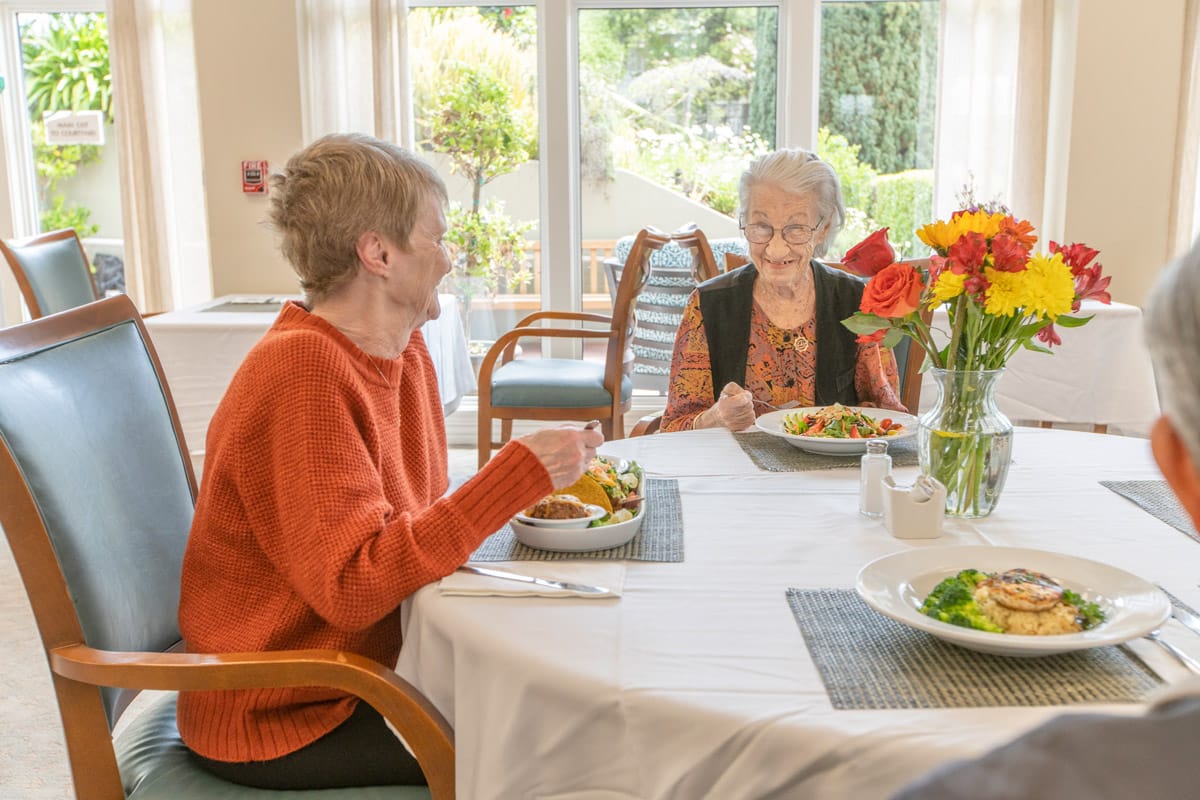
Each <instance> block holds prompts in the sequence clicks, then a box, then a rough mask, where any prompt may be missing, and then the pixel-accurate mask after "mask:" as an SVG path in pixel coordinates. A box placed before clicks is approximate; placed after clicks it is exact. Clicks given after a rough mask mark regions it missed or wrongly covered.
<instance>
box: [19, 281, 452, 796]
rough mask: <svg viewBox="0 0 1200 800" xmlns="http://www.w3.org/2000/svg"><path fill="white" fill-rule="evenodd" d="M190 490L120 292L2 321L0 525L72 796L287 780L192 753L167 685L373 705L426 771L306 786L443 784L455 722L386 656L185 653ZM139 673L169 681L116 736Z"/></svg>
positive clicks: (156, 372) (137, 323)
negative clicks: (246, 776)
mask: <svg viewBox="0 0 1200 800" xmlns="http://www.w3.org/2000/svg"><path fill="white" fill-rule="evenodd" d="M195 498H196V480H195V477H194V475H193V473H192V467H191V461H190V459H189V458H188V452H187V448H186V447H185V446H184V441H183V436H182V433H181V430H180V426H179V418H178V415H177V414H176V411H175V406H174V403H173V401H172V399H171V392H170V389H169V388H168V386H167V384H166V382H165V380H164V379H163V376H162V369H161V367H160V365H159V363H158V357H157V356H156V355H155V352H154V347H153V345H152V344H151V342H150V339H149V338H148V336H147V334H146V329H145V327H144V325H143V324H142V320H141V317H140V315H139V314H138V312H137V310H136V309H135V308H134V306H133V304H132V302H131V301H130V300H129V298H127V297H125V296H124V295H121V296H117V297H113V298H110V299H107V300H101V301H99V302H96V303H91V304H88V305H84V306H81V307H79V308H75V309H72V310H69V311H65V312H62V313H59V314H52V315H50V316H46V317H43V318H41V319H38V320H35V321H33V322H29V323H26V324H24V325H17V326H14V327H11V328H8V329H6V330H4V331H0V526H2V527H3V528H4V533H5V535H6V536H7V538H8V542H9V545H10V546H11V548H12V553H13V556H14V557H15V560H16V564H17V567H18V570H19V571H20V574H21V579H22V582H23V583H24V585H25V591H26V594H27V595H28V596H29V601H30V605H31V606H32V609H33V614H34V617H35V620H36V622H37V627H38V631H39V633H40V635H41V640H42V645H43V648H44V651H45V654H46V658H47V660H48V662H49V666H50V673H51V680H52V681H53V684H54V690H55V694H56V697H57V701H58V708H59V714H60V716H61V719H62V723H63V732H64V734H65V739H66V746H67V757H68V759H69V761H70V767H71V773H72V776H73V779H74V784H75V796H76V797H77V798H78V800H117V799H118V798H128V799H131V800H189V799H190V798H214V797H220V798H228V799H229V800H250V799H251V798H253V799H255V800H271V798H276V797H282V796H285V795H280V794H279V793H276V792H272V791H267V790H262V789H252V788H248V787H242V786H236V785H234V784H230V783H227V782H225V781H223V780H220V779H219V778H217V777H216V776H214V775H211V774H210V773H208V772H205V771H204V770H202V769H201V768H199V767H198V766H197V765H196V764H195V762H194V760H193V759H192V758H191V757H190V755H189V752H188V751H187V749H186V748H185V747H184V745H183V743H182V742H181V741H180V738H179V732H178V730H177V729H176V727H175V697H176V695H175V692H176V691H179V690H186V691H208V690H231V689H250V688H273V687H299V686H327V687H333V688H336V689H340V690H342V691H345V692H348V693H351V694H354V695H356V696H358V697H360V698H362V699H363V700H364V701H365V702H367V703H369V704H370V705H371V706H373V707H374V708H376V709H377V710H378V711H379V712H380V713H381V714H382V715H383V716H384V717H385V718H386V719H387V720H388V721H389V722H390V723H391V724H392V725H393V726H394V727H395V729H396V730H397V731H399V732H400V734H401V735H402V736H404V738H405V740H406V741H407V743H408V744H409V746H410V747H411V749H412V751H413V752H414V754H415V755H416V757H417V760H418V762H419V763H420V765H421V768H422V770H423V771H424V773H425V776H426V778H427V779H428V782H429V788H428V789H426V788H425V787H376V788H366V789H361V788H360V789H344V790H321V791H318V792H313V793H312V795H313V796H314V797H320V798H322V800H335V799H336V798H347V799H348V798H355V799H356V800H366V798H373V799H374V800H384V798H388V799H389V800H400V799H401V798H422V797H424V798H428V797H432V798H434V799H435V800H451V798H453V797H454V739H453V732H452V731H451V729H450V726H449V725H448V724H447V722H446V720H445V719H444V718H443V717H442V715H441V714H440V713H438V711H437V709H435V708H434V707H433V706H432V705H431V704H430V703H429V702H428V700H426V699H425V698H424V697H423V696H422V695H421V694H420V693H419V692H418V691H417V690H416V689H414V688H413V687H412V686H411V685H409V684H408V683H406V682H405V681H404V680H402V679H401V678H400V677H399V676H398V675H396V673H395V672H394V671H392V670H391V669H389V668H388V667H386V666H384V665H382V664H379V663H377V662H374V661H372V660H370V659H367V658H364V657H362V656H359V655H356V654H353V653H344V652H336V651H326V650H300V651H277V652H255V653H223V654H199V653H185V652H181V649H182V648H181V642H180V634H179V629H178V622H177V614H178V605H179V591H180V565H181V563H182V559H183V552H184V546H185V544H186V541H187V536H188V530H189V528H190V525H191V521H192V515H193V508H194V503H195ZM230 624H237V621H236V620H230ZM109 687H124V688H125V689H132V690H135V691H134V692H133V693H130V692H126V691H123V690H122V689H119V688H109ZM143 689H154V690H168V693H167V694H165V695H164V696H162V697H160V698H158V699H156V700H155V701H154V702H153V703H151V704H147V705H146V707H145V708H144V710H141V711H140V712H139V713H138V714H137V715H136V716H135V717H133V721H132V722H131V723H130V724H129V726H128V727H127V728H126V729H125V730H124V731H122V733H121V734H120V735H119V736H118V737H117V738H116V739H114V738H113V737H112V733H111V732H112V729H113V726H114V725H115V723H116V722H117V719H118V718H119V717H120V716H121V714H122V712H124V711H125V710H126V708H127V705H128V701H129V700H130V699H131V697H132V695H133V694H136V690H143ZM308 794H309V793H306V792H293V793H287V794H286V796H287V797H297V798H299V797H304V796H308Z"/></svg>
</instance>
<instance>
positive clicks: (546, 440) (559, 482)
mask: <svg viewBox="0 0 1200 800" xmlns="http://www.w3.org/2000/svg"><path fill="white" fill-rule="evenodd" d="M517 441H519V442H521V444H523V445H525V446H526V447H528V448H529V449H530V450H532V451H533V454H534V455H535V456H537V459H538V461H540V462H542V466H543V467H545V468H546V471H547V472H549V473H550V480H551V481H553V482H554V488H555V489H561V488H563V487H564V486H570V485H571V484H572V483H574V482H575V481H577V480H579V476H580V475H582V474H583V471H584V470H585V469H587V465H588V464H590V463H591V461H592V459H593V458H595V457H596V449H597V448H599V447H600V445H602V444H604V434H602V433H601V432H600V431H599V430H598V429H589V428H577V427H575V426H564V427H561V428H547V429H546V430H544V431H538V432H537V433H531V434H529V435H528V436H522V437H521V438H520V439H518V440H517Z"/></svg>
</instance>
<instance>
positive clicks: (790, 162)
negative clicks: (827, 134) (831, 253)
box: [738, 147, 846, 258]
mask: <svg viewBox="0 0 1200 800" xmlns="http://www.w3.org/2000/svg"><path fill="white" fill-rule="evenodd" d="M759 183H770V184H773V185H775V186H778V187H779V188H780V189H782V190H783V191H785V192H787V193H788V194H793V195H797V196H801V195H811V196H812V197H813V199H814V200H816V203H817V213H818V214H819V215H820V217H821V219H822V220H824V222H825V224H826V225H827V226H828V227H827V228H826V232H825V238H824V240H822V241H821V242H820V243H819V244H817V245H816V246H815V247H814V248H813V255H814V256H816V257H817V258H820V257H821V256H823V255H825V253H826V251H828V249H829V245H830V244H832V243H833V240H834V239H836V238H837V235H838V233H840V232H841V230H842V226H843V225H845V224H846V207H845V206H844V205H843V204H842V182H841V181H840V180H838V176H837V173H836V172H834V171H833V167H831V166H829V164H827V163H826V162H824V161H822V160H821V159H820V158H819V157H818V156H817V154H816V153H812V152H809V151H808V150H802V149H800V148H798V147H797V148H787V147H784V148H780V149H779V150H776V151H774V152H773V153H767V154H766V155H763V156H759V157H758V158H756V159H755V160H754V161H752V162H751V163H750V166H749V167H747V168H746V171H745V172H743V173H742V179H741V181H739V183H738V218H739V219H744V218H745V213H746V205H747V204H748V203H749V202H750V189H751V188H753V187H754V186H755V185H756V184H759Z"/></svg>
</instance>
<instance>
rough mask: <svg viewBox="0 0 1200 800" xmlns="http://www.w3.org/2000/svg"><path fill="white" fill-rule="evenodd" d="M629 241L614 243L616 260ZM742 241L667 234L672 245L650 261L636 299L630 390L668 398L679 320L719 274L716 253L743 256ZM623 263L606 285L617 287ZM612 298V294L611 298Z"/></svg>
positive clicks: (694, 231)
mask: <svg viewBox="0 0 1200 800" xmlns="http://www.w3.org/2000/svg"><path fill="white" fill-rule="evenodd" d="M627 247H631V245H629V244H627V240H625V239H622V240H620V241H618V243H617V245H616V247H615V248H614V251H613V252H614V254H618V255H619V254H621V253H623V252H625V251H626V248H627ZM745 248H746V243H745V241H744V240H742V239H713V240H711V241H710V240H709V239H708V237H706V236H705V234H704V232H703V231H702V230H700V228H698V227H696V226H695V225H694V224H690V225H686V226H684V227H683V228H680V229H679V230H677V231H675V233H673V234H671V237H670V241H669V242H668V243H667V244H666V245H664V246H663V247H662V248H661V249H660V250H658V251H657V252H655V253H654V254H653V255H652V256H651V258H650V276H649V278H648V279H647V280H646V286H645V289H644V290H643V291H642V292H641V294H640V295H639V296H638V298H637V323H636V326H635V328H634V332H633V337H632V340H631V347H632V350H633V355H634V361H633V386H634V388H635V389H647V390H651V391H657V392H660V393H662V394H666V392H667V385H668V382H669V378H670V372H671V355H672V351H673V349H674V346H675V334H676V332H677V331H678V330H679V322H680V320H681V319H682V318H683V307H684V306H685V305H686V304H687V299H688V296H689V295H690V294H691V293H692V290H693V289H695V288H696V285H697V284H699V283H701V282H703V281H706V280H708V279H709V278H712V277H715V276H716V275H718V274H719V269H718V267H717V261H716V258H717V257H716V255H715V253H716V252H719V253H721V255H722V257H723V256H724V254H725V253H726V252H737V251H739V250H740V251H744V250H745ZM621 263H622V262H615V261H613V260H609V261H606V262H605V268H606V269H608V270H609V285H610V286H616V285H617V284H618V281H619V279H620V277H621V266H620V264H621ZM614 294H615V293H614Z"/></svg>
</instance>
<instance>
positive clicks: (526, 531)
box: [509, 500, 648, 553]
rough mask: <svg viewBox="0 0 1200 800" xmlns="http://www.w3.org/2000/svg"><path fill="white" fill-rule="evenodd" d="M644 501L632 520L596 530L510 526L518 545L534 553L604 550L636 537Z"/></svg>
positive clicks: (602, 526) (510, 523)
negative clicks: (544, 551) (532, 550)
mask: <svg viewBox="0 0 1200 800" xmlns="http://www.w3.org/2000/svg"><path fill="white" fill-rule="evenodd" d="M647 502H648V501H647V500H643V501H642V502H641V504H640V505H639V506H638V512H637V513H636V514H634V515H633V519H630V520H626V521H625V522H618V523H616V524H615V525H601V526H600V527H598V528H546V527H543V526H541V525H527V524H525V523H523V522H521V521H520V520H518V519H515V518H514V519H513V520H511V521H510V522H509V525H511V526H512V529H513V534H514V535H515V536H516V537H517V541H518V542H520V543H521V544H524V545H528V546H529V547H532V548H534V549H537V550H559V551H563V552H568V553H582V552H586V551H588V550H607V549H608V548H610V547H620V546H621V545H623V544H625V543H626V542H628V541H629V540H630V539H632V538H633V537H634V536H637V534H638V531H639V530H641V528H642V520H643V519H645V518H646V503H647Z"/></svg>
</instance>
